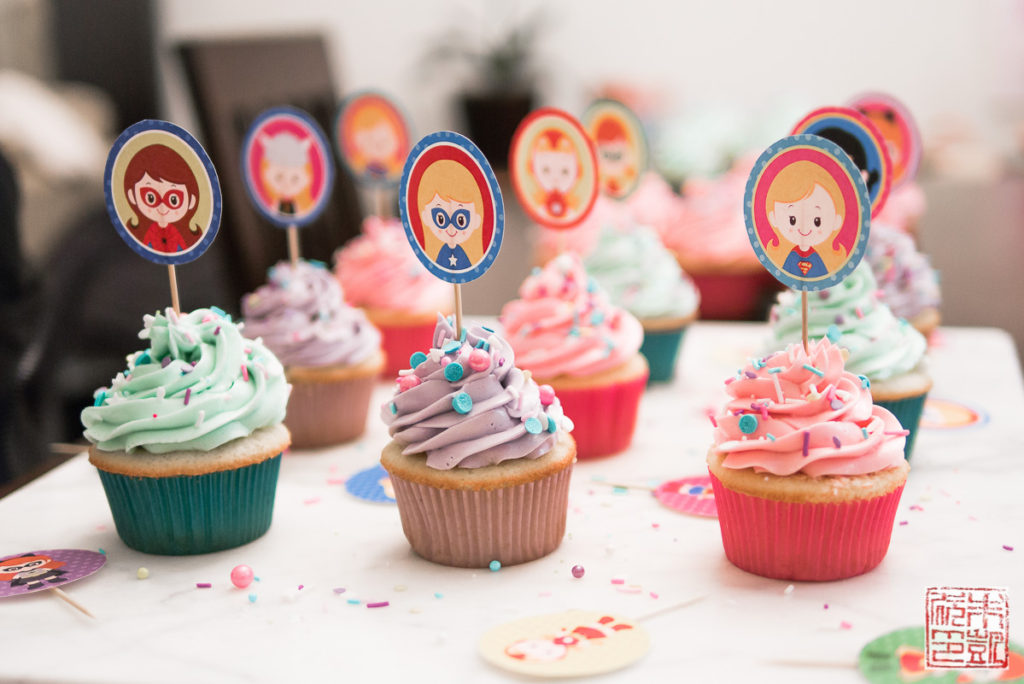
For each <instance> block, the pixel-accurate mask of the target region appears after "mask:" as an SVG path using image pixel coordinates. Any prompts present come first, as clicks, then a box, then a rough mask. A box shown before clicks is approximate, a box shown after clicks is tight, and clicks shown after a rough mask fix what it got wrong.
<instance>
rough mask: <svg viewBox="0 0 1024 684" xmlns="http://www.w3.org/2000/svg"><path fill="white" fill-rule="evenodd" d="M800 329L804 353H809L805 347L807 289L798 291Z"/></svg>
mask: <svg viewBox="0 0 1024 684" xmlns="http://www.w3.org/2000/svg"><path fill="white" fill-rule="evenodd" d="M800 309H801V311H800V319H801V324H800V330H801V333H802V335H803V338H804V353H805V354H809V353H810V352H809V351H808V349H807V290H801V291H800Z"/></svg>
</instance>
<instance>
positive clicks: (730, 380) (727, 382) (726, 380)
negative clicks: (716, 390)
mask: <svg viewBox="0 0 1024 684" xmlns="http://www.w3.org/2000/svg"><path fill="white" fill-rule="evenodd" d="M735 379H736V378H726V379H725V384H726V385H731V384H732V382H733V380H735Z"/></svg>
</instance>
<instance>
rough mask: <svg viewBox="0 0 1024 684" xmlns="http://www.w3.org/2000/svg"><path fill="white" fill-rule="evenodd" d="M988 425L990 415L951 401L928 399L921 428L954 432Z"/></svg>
mask: <svg viewBox="0 0 1024 684" xmlns="http://www.w3.org/2000/svg"><path fill="white" fill-rule="evenodd" d="M986 423H988V413H986V412H985V411H984V410H983V409H981V408H977V407H971V406H967V405H966V404H962V403H960V402H956V401H950V400H949V399H939V398H938V397H928V398H927V399H925V402H924V412H923V413H922V414H921V427H923V428H927V429H932V430H952V429H955V428H966V427H971V426H974V425H977V426H982V425H985V424H986Z"/></svg>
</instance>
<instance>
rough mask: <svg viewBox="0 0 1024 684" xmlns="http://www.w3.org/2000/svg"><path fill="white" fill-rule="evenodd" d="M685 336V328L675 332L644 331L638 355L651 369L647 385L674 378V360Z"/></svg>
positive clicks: (677, 356)
mask: <svg viewBox="0 0 1024 684" xmlns="http://www.w3.org/2000/svg"><path fill="white" fill-rule="evenodd" d="M685 334H686V327H685V326H684V327H682V328H678V329H676V330H658V331H653V330H644V343H643V344H642V345H640V353H641V354H643V355H644V356H645V357H646V358H647V365H648V366H650V369H651V374H650V376H648V378H647V384H651V383H654V382H669V381H670V380H671V379H672V378H673V377H675V374H676V360H677V359H678V358H679V348H680V347H681V346H682V343H683V336H684V335H685Z"/></svg>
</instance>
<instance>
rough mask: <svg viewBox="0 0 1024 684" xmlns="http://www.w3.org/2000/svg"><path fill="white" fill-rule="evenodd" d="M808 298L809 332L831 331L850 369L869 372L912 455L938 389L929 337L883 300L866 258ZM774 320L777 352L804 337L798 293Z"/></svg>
mask: <svg viewBox="0 0 1024 684" xmlns="http://www.w3.org/2000/svg"><path fill="white" fill-rule="evenodd" d="M808 301H809V307H808V308H809V311H808V316H807V331H808V336H810V337H822V336H825V335H827V336H828V337H829V339H831V340H832V341H833V342H835V343H836V344H838V345H839V346H841V347H845V348H846V349H848V350H849V352H850V358H849V359H848V360H847V362H846V368H847V370H849V371H850V372H851V373H855V374H858V375H861V376H863V377H864V381H863V382H865V383H867V384H869V385H870V387H871V396H872V398H873V399H874V402H875V404H877V405H878V406H882V407H884V408H886V409H888V410H889V411H891V412H892V413H893V414H894V415H895V416H896V418H897V419H898V420H899V421H900V423H901V424H902V425H903V427H905V428H906V429H908V430H909V431H910V434H909V435H908V437H907V446H906V456H907V458H910V455H911V452H912V451H913V448H914V438H915V436H916V435H917V428H918V425H919V423H920V422H921V412H922V410H923V409H924V401H925V398H926V397H927V396H928V391H929V390H930V389H931V387H932V380H931V377H930V376H929V375H928V370H927V368H926V364H925V349H926V347H927V344H926V342H925V339H924V336H923V335H921V333H919V332H918V331H917V330H915V329H914V328H913V327H912V326H911V325H910V324H909V323H907V321H906V320H905V319H899V318H897V317H896V316H894V315H893V313H892V311H891V310H890V309H889V307H888V306H887V305H886V304H885V303H884V302H882V301H880V298H879V290H878V284H877V282H876V281H875V277H874V275H872V273H871V267H870V266H869V265H868V264H867V262H861V264H860V265H859V266H857V268H856V269H854V271H853V273H851V274H850V275H849V276H848V277H847V278H846V279H845V280H843V282H841V283H840V284H839V285H837V286H836V287H832V288H829V289H827V290H819V291H817V292H812V293H809V294H808ZM769 318H770V321H771V328H772V336H771V338H770V340H769V343H768V346H769V348H770V349H771V350H777V349H781V348H782V347H784V346H785V345H786V344H787V343H790V342H798V341H800V339H801V317H800V303H799V295H798V294H797V293H795V292H792V291H788V292H783V293H781V294H780V295H779V298H778V303H777V304H776V305H775V306H774V307H773V308H772V310H771V314H770V317H769Z"/></svg>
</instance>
